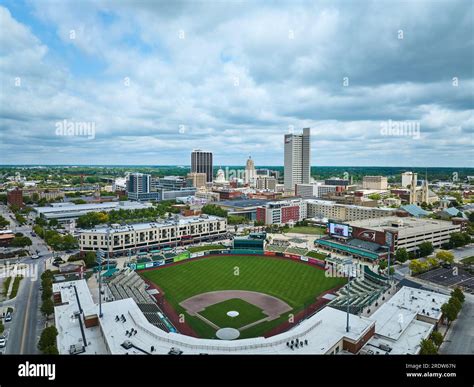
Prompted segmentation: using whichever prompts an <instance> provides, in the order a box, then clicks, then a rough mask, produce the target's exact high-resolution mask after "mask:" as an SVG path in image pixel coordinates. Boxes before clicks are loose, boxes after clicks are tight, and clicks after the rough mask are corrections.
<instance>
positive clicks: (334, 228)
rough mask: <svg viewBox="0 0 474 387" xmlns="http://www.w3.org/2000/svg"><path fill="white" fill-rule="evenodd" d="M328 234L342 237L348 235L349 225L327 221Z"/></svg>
mask: <svg viewBox="0 0 474 387" xmlns="http://www.w3.org/2000/svg"><path fill="white" fill-rule="evenodd" d="M329 234H331V235H333V236H340V237H344V238H348V237H349V226H348V225H347V224H340V223H329Z"/></svg>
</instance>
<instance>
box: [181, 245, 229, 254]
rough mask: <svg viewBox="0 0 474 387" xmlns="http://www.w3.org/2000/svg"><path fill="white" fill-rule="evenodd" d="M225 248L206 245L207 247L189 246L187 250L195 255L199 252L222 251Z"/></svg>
mask: <svg viewBox="0 0 474 387" xmlns="http://www.w3.org/2000/svg"><path fill="white" fill-rule="evenodd" d="M225 248H226V247H224V246H222V245H207V246H191V247H189V248H188V251H189V252H190V253H197V252H199V251H208V250H222V249H225Z"/></svg>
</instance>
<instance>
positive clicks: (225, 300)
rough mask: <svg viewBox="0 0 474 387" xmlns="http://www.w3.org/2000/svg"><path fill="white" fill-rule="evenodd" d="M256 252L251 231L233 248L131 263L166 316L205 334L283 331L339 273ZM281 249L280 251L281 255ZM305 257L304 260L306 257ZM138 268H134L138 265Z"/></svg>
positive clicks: (186, 330) (317, 302)
mask: <svg viewBox="0 0 474 387" xmlns="http://www.w3.org/2000/svg"><path fill="white" fill-rule="evenodd" d="M277 254H278V253H275V252H268V251H267V252H264V250H263V240H260V239H259V238H258V236H257V237H255V236H252V237H251V238H246V239H240V240H239V239H236V240H235V241H234V246H233V248H227V249H220V250H210V251H199V252H195V253H190V252H189V251H186V252H184V253H182V254H180V255H179V256H177V257H175V258H174V261H173V262H170V261H168V264H166V265H165V264H160V263H158V264H156V262H157V261H154V265H153V266H152V267H149V266H151V265H150V264H149V265H148V268H147V267H146V265H145V267H143V266H140V267H136V269H137V271H138V273H139V275H140V276H141V277H142V278H143V279H144V280H145V282H146V283H147V284H148V285H149V287H150V288H154V289H156V292H155V299H156V301H157V304H158V306H159V307H160V309H161V310H162V311H163V313H164V314H166V316H167V318H168V319H169V321H170V323H171V324H172V325H173V326H174V327H175V328H176V330H177V331H178V332H180V333H183V334H187V335H189V336H194V337H198V338H205V339H227V340H228V339H237V338H240V339H244V338H253V337H260V336H264V337H268V336H272V335H275V334H277V333H280V332H283V331H285V330H287V329H289V328H290V325H292V324H294V323H295V320H296V321H298V320H302V319H304V318H306V317H308V316H309V315H310V314H311V313H312V312H314V311H315V310H317V309H319V308H320V307H321V306H322V305H323V304H324V302H325V300H324V299H323V298H322V296H323V295H324V294H325V293H327V292H329V291H334V290H336V289H337V288H340V287H341V286H343V285H344V284H345V283H346V278H341V277H339V278H338V277H327V276H326V275H325V271H324V262H323V261H320V260H317V259H312V258H305V260H302V259H301V257H300V256H293V255H290V254H278V255H277ZM285 255H286V256H285ZM310 260H311V261H310ZM140 268H142V270H140Z"/></svg>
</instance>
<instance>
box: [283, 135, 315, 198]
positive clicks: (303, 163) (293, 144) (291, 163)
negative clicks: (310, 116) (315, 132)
mask: <svg viewBox="0 0 474 387" xmlns="http://www.w3.org/2000/svg"><path fill="white" fill-rule="evenodd" d="M310 136H311V134H310V128H304V129H303V133H302V134H285V181H284V182H285V191H292V190H294V189H295V185H296V184H309V183H310V178H311V141H310Z"/></svg>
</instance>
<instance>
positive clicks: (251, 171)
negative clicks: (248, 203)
mask: <svg viewBox="0 0 474 387" xmlns="http://www.w3.org/2000/svg"><path fill="white" fill-rule="evenodd" d="M256 177H257V171H256V169H255V164H254V162H253V160H252V158H251V157H250V156H249V158H248V160H247V163H246V165H245V184H250V185H251V186H253V185H255V179H256Z"/></svg>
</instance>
